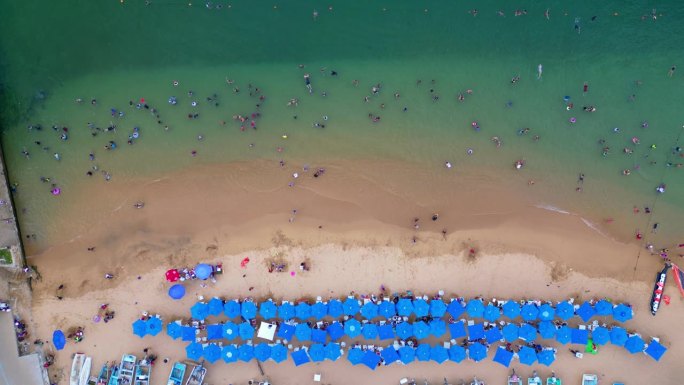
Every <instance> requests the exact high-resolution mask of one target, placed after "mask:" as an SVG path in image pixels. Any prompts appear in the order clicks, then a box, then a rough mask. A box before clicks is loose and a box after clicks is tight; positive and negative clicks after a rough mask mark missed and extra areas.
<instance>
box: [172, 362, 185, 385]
mask: <svg viewBox="0 0 684 385" xmlns="http://www.w3.org/2000/svg"><path fill="white" fill-rule="evenodd" d="M187 367H188V366H187V365H185V364H183V363H180V362H176V363H174V364H173V368H172V369H171V373H169V382H168V385H183V377H185V369H186V368H187Z"/></svg>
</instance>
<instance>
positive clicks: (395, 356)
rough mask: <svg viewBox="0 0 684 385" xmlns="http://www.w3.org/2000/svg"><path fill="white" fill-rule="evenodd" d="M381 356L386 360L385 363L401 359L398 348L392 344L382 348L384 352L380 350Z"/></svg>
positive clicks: (388, 363)
mask: <svg viewBox="0 0 684 385" xmlns="http://www.w3.org/2000/svg"><path fill="white" fill-rule="evenodd" d="M380 356H381V357H382V359H383V360H384V361H385V365H390V364H392V363H394V362H395V361H399V353H397V350H396V349H394V348H393V347H392V346H388V347H386V348H384V349H382V352H380Z"/></svg>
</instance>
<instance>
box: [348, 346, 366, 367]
mask: <svg viewBox="0 0 684 385" xmlns="http://www.w3.org/2000/svg"><path fill="white" fill-rule="evenodd" d="M347 360H349V362H351V364H352V365H358V364H360V363H361V360H363V350H361V349H359V348H351V349H349V354H347Z"/></svg>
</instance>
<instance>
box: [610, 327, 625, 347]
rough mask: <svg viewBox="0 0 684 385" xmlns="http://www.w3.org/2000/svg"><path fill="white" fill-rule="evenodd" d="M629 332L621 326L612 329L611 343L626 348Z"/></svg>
mask: <svg viewBox="0 0 684 385" xmlns="http://www.w3.org/2000/svg"><path fill="white" fill-rule="evenodd" d="M627 338H628V336H627V331H626V330H625V329H623V328H621V327H619V326H613V327H612V328H611V329H610V343H611V344H613V345H617V346H625V342H627Z"/></svg>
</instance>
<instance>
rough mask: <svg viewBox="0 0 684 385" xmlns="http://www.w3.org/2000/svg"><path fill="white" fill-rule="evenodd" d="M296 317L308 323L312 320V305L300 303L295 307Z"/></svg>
mask: <svg viewBox="0 0 684 385" xmlns="http://www.w3.org/2000/svg"><path fill="white" fill-rule="evenodd" d="M295 316H296V317H297V318H298V319H299V320H300V321H306V320H308V319H309V318H311V305H309V304H308V303H306V302H300V303H298V304H297V306H295Z"/></svg>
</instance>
